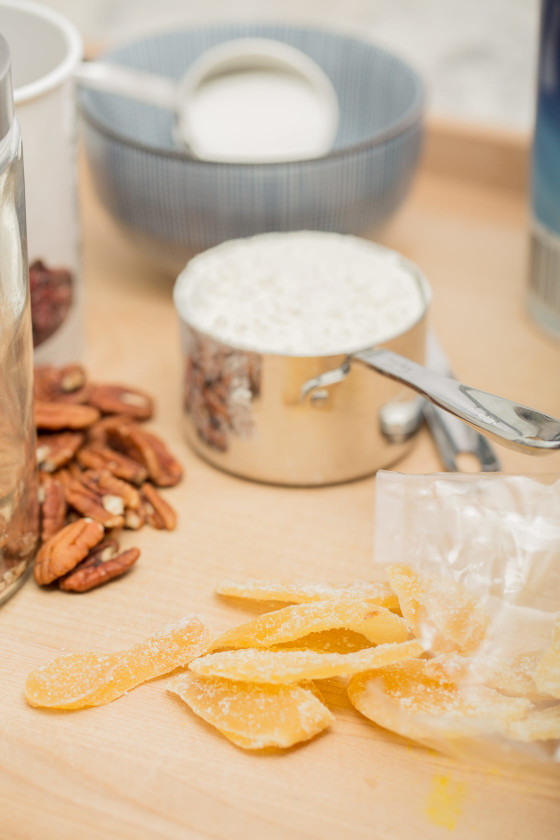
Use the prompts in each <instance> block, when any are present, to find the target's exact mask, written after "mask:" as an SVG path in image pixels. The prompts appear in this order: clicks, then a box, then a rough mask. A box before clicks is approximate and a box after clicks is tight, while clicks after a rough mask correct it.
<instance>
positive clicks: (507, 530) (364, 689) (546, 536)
mask: <svg viewBox="0 0 560 840" xmlns="http://www.w3.org/2000/svg"><path fill="white" fill-rule="evenodd" d="M376 492H377V496H376V517H375V544H374V561H375V564H376V571H377V572H378V573H384V574H385V575H387V569H388V567H389V571H388V576H389V579H390V581H391V583H392V584H393V583H394V584H395V585H394V586H393V588H395V587H396V588H397V589H398V588H399V587H401V589H400V595H401V596H402V597H400V602H401V609H402V611H403V615H405V618H407V620H409V623H410V624H411V627H412V629H413V632H414V634H415V635H417V636H418V637H419V638H421V639H422V641H423V643H424V646H425V649H426V654H425V656H424V657H423V658H425V659H426V660H427V662H420V663H418V662H416V663H411V664H410V665H409V666H407V665H406V663H404V664H403V665H401V666H396V668H394V669H393V671H390V670H387V672H386V673H385V675H379V676H375V675H372V676H371V677H370V679H369V682H368V683H367V685H366V683H365V682H364V681H362V683H361V684H360V685H358V686H357V687H356V689H355V693H356V695H357V698H358V701H359V702H361V703H362V706H363V707H364V708H366V709H368V711H369V712H370V713H369V714H368V716H369V717H372V719H373V720H375V721H376V722H377V723H380V724H381V725H386V726H387V728H392V729H394V730H395V731H398V732H399V733H400V734H401V735H406V736H408V737H411V738H413V739H415V740H417V741H420V742H421V743H424V744H426V745H427V746H430V747H432V748H435V749H438V750H440V751H442V752H445V753H448V754H451V755H454V756H459V757H463V758H467V759H469V760H481V759H482V760H483V761H484V762H485V763H487V764H488V763H490V764H491V765H493V766H504V765H505V766H507V767H510V768H511V767H521V766H526V767H527V768H532V769H541V770H542V769H545V772H558V771H559V770H560V699H559V698H560V476H558V475H553V476H546V475H545V476H528V475H502V474H476V475H473V474H459V473H458V474H432V475H403V474H399V473H395V472H388V471H381V472H379V473H378V475H377V491H376ZM407 570H408V571H407ZM376 576H379V575H376ZM397 594H399V593H398V592H397ZM405 613H406V614H405ZM545 653H546V657H545ZM550 692H552V693H550ZM358 708H359V705H358ZM362 710H363V708H362ZM366 713H368V712H367V711H366ZM543 735H547V736H549V737H543ZM551 735H552V736H553V737H550V736H551Z"/></svg>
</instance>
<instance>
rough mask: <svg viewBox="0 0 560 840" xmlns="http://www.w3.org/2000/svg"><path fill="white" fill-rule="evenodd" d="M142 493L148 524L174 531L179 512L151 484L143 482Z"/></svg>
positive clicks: (159, 528)
mask: <svg viewBox="0 0 560 840" xmlns="http://www.w3.org/2000/svg"><path fill="white" fill-rule="evenodd" d="M141 493H142V501H143V502H144V511H145V514H146V519H147V521H148V524H149V525H151V526H152V528H158V530H166V531H173V530H174V529H175V527H176V525H177V514H176V513H175V511H174V510H173V508H172V507H171V505H170V504H169V503H168V502H166V501H165V499H162V497H161V496H160V494H159V493H158V492H157V490H156V488H155V487H153V486H152V485H151V484H143V485H142V488H141Z"/></svg>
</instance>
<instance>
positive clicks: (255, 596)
mask: <svg viewBox="0 0 560 840" xmlns="http://www.w3.org/2000/svg"><path fill="white" fill-rule="evenodd" d="M216 592H217V593H218V595H226V596H228V597H230V598H247V599H250V600H252V601H286V602H290V603H292V604H304V603H308V602H309V601H327V600H329V599H330V598H352V599H356V600H359V601H370V602H371V603H373V604H379V605H380V606H382V607H385V608H386V609H388V610H398V608H399V602H398V599H397V596H396V595H395V594H394V592H392V590H391V587H390V586H388V584H386V583H381V582H378V583H376V582H372V583H370V582H368V581H365V580H363V581H356V582H354V583H327V582H320V581H292V582H289V583H288V582H284V581H275V580H259V579H256V578H248V579H245V580H240V581H238V580H224V581H222V582H221V583H220V584H219V585H218V586H217V587H216Z"/></svg>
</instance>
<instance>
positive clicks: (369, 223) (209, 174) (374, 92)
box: [79, 24, 425, 272]
mask: <svg viewBox="0 0 560 840" xmlns="http://www.w3.org/2000/svg"><path fill="white" fill-rule="evenodd" d="M239 38H265V39H272V40H277V41H279V42H281V43H284V44H288V45H290V46H292V47H294V48H296V49H297V50H300V51H302V52H303V53H304V54H306V55H307V56H309V58H310V59H311V60H312V61H314V62H315V63H316V64H317V65H318V66H319V67H320V68H321V70H322V71H323V72H324V73H325V74H326V76H327V77H328V79H329V80H330V82H331V84H332V86H333V88H334V91H335V93H336V97H337V100H338V109H339V113H338V129H337V133H336V136H335V138H334V142H333V143H332V146H331V148H330V150H329V151H327V153H326V154H324V155H322V156H320V157H314V158H310V159H305V160H303V159H302V160H289V161H283V162H274V163H267V162H259V163H247V162H228V163H224V162H220V161H210V160H203V159H196V158H193V156H192V155H189V153H188V151H185V150H182V149H180V148H178V147H177V144H176V142H175V140H174V136H173V122H174V120H173V115H172V114H171V113H170V112H169V111H165V110H163V109H159V108H156V107H153V106H150V105H145V104H143V103H140V102H137V101H133V100H130V99H125V98H123V97H120V96H116V95H113V94H109V93H103V92H100V91H95V90H86V89H83V90H81V91H80V92H79V105H80V111H81V114H82V117H83V119H82V125H83V133H84V139H85V146H86V153H87V157H88V160H89V164H90V168H91V171H92V175H93V182H94V185H95V188H96V191H97V193H98V195H99V197H100V199H101V201H102V203H103V204H104V205H105V207H106V208H107V209H108V210H109V212H110V213H111V214H112V216H113V217H114V218H115V220H116V221H117V222H118V223H119V224H120V225H121V226H122V227H123V228H124V229H125V230H126V232H127V233H128V234H129V236H131V237H132V238H133V239H134V241H135V242H136V244H138V245H141V246H143V247H145V248H146V249H148V250H149V253H150V255H151V256H152V257H153V258H155V260H156V261H157V262H158V263H159V264H160V265H161V266H162V267H167V268H169V270H170V271H172V272H175V271H176V270H177V268H180V267H182V266H183V265H184V263H185V262H186V261H187V260H188V259H189V257H190V256H192V255H193V254H194V253H197V252H199V251H202V250H205V249H206V248H208V247H211V246H213V245H216V244H218V243H219V242H222V241H224V240H227V239H235V238H239V237H243V236H251V235H254V234H257V233H265V232H270V231H290V230H303V229H307V230H324V231H334V232H339V233H355V234H364V233H370V232H373V231H374V230H375V229H376V228H377V227H379V225H380V224H382V223H383V222H384V221H386V220H387V219H388V218H389V217H390V216H391V214H392V213H393V212H394V211H395V210H396V208H397V207H398V206H399V205H400V204H401V202H402V201H403V199H404V197H405V196H406V194H407V192H408V189H409V187H410V184H411V180H412V176H413V174H414V172H415V169H416V166H417V162H418V158H419V154H420V149H421V141H422V125H423V113H424V99H425V95H424V85H423V83H422V80H421V79H420V77H419V76H418V74H417V73H416V72H415V71H414V70H413V69H412V68H411V67H409V66H408V64H406V63H405V62H404V61H402V60H401V59H399V58H397V57H396V56H394V55H392V54H390V53H388V52H387V51H385V50H382V49H380V48H379V47H376V46H375V45H373V44H371V43H367V42H364V41H360V40H359V39H357V38H352V37H349V36H346V35H340V34H337V33H335V32H331V31H326V30H325V31H321V30H316V29H309V28H300V27H295V26H291V25H269V24H263V25H258V24H251V25H249V24H235V25H233V24H232V25H222V26H209V27H203V28H197V29H185V30H174V31H172V32H164V33H160V34H157V35H153V36H150V37H148V38H145V39H143V40H141V41H137V42H134V43H130V44H127V45H125V46H123V47H120V48H119V49H116V50H113V51H112V52H110V53H107V54H106V55H104V56H102V58H103V59H104V60H108V61H113V62H118V63H122V64H125V65H127V66H131V67H136V68H139V69H141V70H145V71H148V72H152V73H157V74H161V75H164V76H167V77H169V78H172V79H177V80H179V79H181V78H182V77H183V76H184V74H185V73H186V72H187V71H188V69H189V67H191V66H192V65H193V64H194V63H195V62H196V61H197V60H199V59H200V57H201V56H203V54H204V53H206V51H208V50H210V49H212V48H215V47H216V46H217V45H220V44H224V43H226V42H228V41H231V40H233V39H239Z"/></svg>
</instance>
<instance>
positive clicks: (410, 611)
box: [386, 565, 490, 653]
mask: <svg viewBox="0 0 560 840" xmlns="http://www.w3.org/2000/svg"><path fill="white" fill-rule="evenodd" d="M386 571H387V575H388V577H389V582H390V584H391V587H392V589H393V591H394V592H395V594H396V595H397V597H398V599H399V604H400V608H401V612H402V614H403V616H404V617H405V619H406V620H407V621H408V622H409V624H410V626H411V627H412V630H413V632H414V634H415V635H416V636H418V637H420V638H422V639H424V640H425V641H426V644H427V645H429V649H430V650H431V651H433V652H434V653H448V652H452V651H459V652H460V653H473V652H474V651H476V650H477V649H478V647H479V646H480V644H481V643H482V641H483V639H484V637H485V635H486V631H487V629H488V625H489V623H490V616H489V615H488V614H487V612H486V611H485V610H484V609H483V607H482V606H481V605H480V603H479V601H478V599H477V598H476V597H475V596H474V595H472V594H471V593H470V592H468V590H466V589H465V588H464V587H463V586H461V585H460V584H458V583H456V582H455V581H453V580H450V579H448V578H444V577H436V576H435V575H427V574H423V573H419V572H416V571H414V569H412V568H411V567H410V566H405V565H394V566H389V567H388V568H387V570H386Z"/></svg>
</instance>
